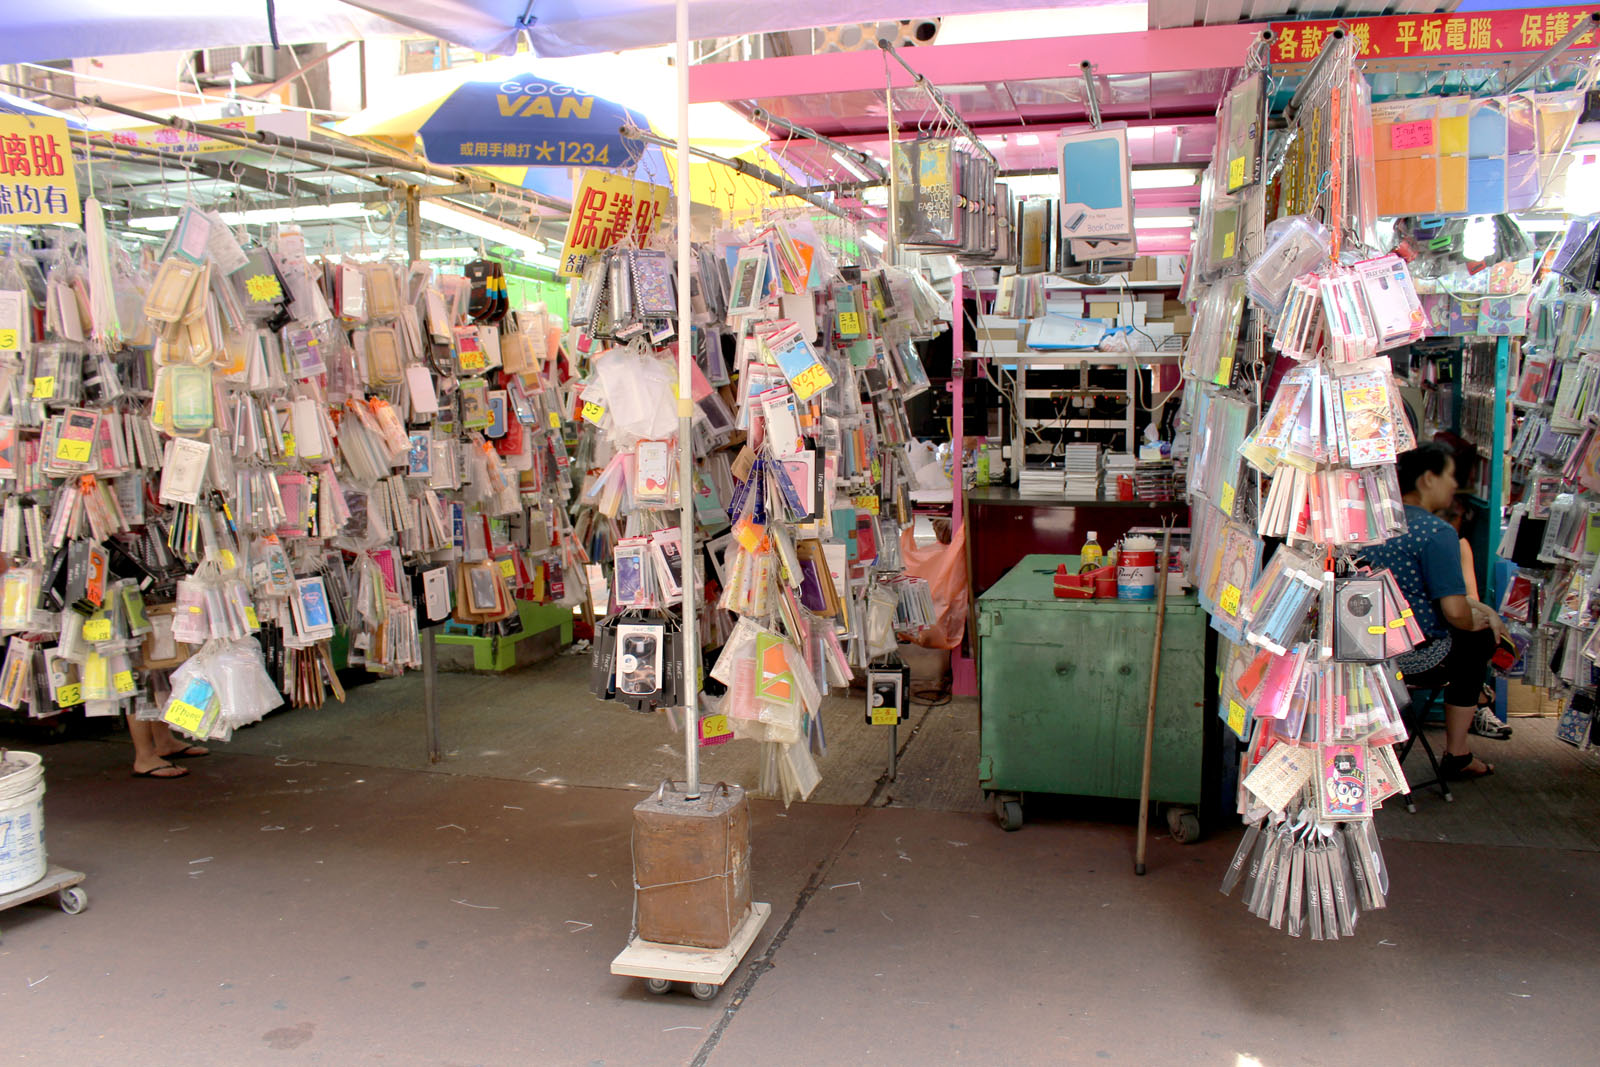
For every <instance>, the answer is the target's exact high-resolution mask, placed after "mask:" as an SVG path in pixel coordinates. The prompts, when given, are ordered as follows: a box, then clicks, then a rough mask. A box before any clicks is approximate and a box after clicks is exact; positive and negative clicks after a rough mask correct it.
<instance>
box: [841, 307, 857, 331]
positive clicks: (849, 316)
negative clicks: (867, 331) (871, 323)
mask: <svg viewBox="0 0 1600 1067" xmlns="http://www.w3.org/2000/svg"><path fill="white" fill-rule="evenodd" d="M839 332H840V333H842V334H844V335H845V336H847V337H855V336H857V335H858V334H860V333H861V313H860V312H859V311H844V312H840V314H839Z"/></svg>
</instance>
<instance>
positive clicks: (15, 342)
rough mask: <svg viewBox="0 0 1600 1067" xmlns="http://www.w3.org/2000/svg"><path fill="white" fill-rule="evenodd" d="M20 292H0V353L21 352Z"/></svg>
mask: <svg viewBox="0 0 1600 1067" xmlns="http://www.w3.org/2000/svg"><path fill="white" fill-rule="evenodd" d="M24 299H25V298H24V297H23V295H22V291H21V290H19V289H6V290H0V352H20V351H22V315H23V300H24Z"/></svg>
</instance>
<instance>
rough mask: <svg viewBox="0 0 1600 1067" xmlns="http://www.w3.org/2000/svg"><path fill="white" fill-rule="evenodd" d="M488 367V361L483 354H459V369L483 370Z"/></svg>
mask: <svg viewBox="0 0 1600 1067" xmlns="http://www.w3.org/2000/svg"><path fill="white" fill-rule="evenodd" d="M488 365H489V360H488V359H487V358H486V357H485V356H484V354H483V353H482V352H463V353H461V369H462V370H483V369H484V368H485V367H487V366H488Z"/></svg>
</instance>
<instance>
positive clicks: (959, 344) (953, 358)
mask: <svg viewBox="0 0 1600 1067" xmlns="http://www.w3.org/2000/svg"><path fill="white" fill-rule="evenodd" d="M965 279H966V276H965V275H964V274H963V273H962V272H961V271H960V270H957V271H956V276H955V277H954V278H953V279H951V283H950V284H951V293H950V451H951V453H952V460H951V464H950V490H951V494H950V496H951V499H950V518H951V522H952V525H953V526H954V528H955V529H957V530H959V529H961V519H962V515H961V512H962V507H961V503H962V501H961V497H962V495H963V490H962V478H961V471H962V463H963V456H962V449H963V448H964V447H965V441H964V440H963V437H962V433H961V431H962V423H963V422H964V421H965V420H964V419H963V417H962V416H963V414H964V411H963V403H962V402H963V400H964V399H965V394H966V373H967V367H966V360H965V358H964V356H963V353H962V349H963V347H964V341H965V339H964V338H963V336H962V335H963V334H964V333H965V328H966V315H965V314H964V313H963V310H962V304H963V302H964V299H965V296H966V292H965V289H966V287H965V285H964V282H965Z"/></svg>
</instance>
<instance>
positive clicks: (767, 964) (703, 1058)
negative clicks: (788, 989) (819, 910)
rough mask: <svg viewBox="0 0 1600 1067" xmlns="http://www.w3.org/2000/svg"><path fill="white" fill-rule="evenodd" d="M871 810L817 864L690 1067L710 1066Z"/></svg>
mask: <svg viewBox="0 0 1600 1067" xmlns="http://www.w3.org/2000/svg"><path fill="white" fill-rule="evenodd" d="M870 810H871V802H870V801H869V802H868V803H867V804H864V805H862V806H861V807H858V808H856V811H855V818H854V820H853V821H852V822H851V823H850V831H849V832H848V833H846V834H845V835H844V837H843V838H841V839H840V841H839V844H838V846H837V847H835V848H834V849H833V851H832V852H830V853H829V854H828V855H827V856H825V857H824V858H823V859H821V860H819V861H817V866H816V869H815V870H813V871H812V872H811V877H810V879H808V880H807V881H806V884H805V886H804V887H803V888H802V889H801V890H800V892H799V894H798V895H797V896H796V897H795V900H794V907H793V908H791V909H789V916H788V918H786V919H785V920H784V922H783V925H782V926H781V927H779V928H778V932H777V933H776V934H773V935H772V940H771V941H769V942H767V947H766V948H765V949H763V950H762V953H761V955H760V956H759V957H757V958H756V959H755V960H754V961H752V962H751V964H750V966H749V968H748V969H747V971H746V973H745V976H744V981H742V982H740V983H739V988H737V989H736V990H734V991H733V1000H732V1002H731V1003H730V1004H729V1005H728V1007H727V1008H726V1009H724V1011H723V1013H722V1017H721V1018H720V1019H718V1020H717V1024H716V1025H715V1026H713V1027H712V1028H711V1032H710V1033H709V1034H707V1035H706V1039H705V1041H704V1042H702V1043H701V1045H700V1049H699V1051H698V1052H696V1053H695V1056H694V1059H692V1060H690V1061H689V1067H705V1065H706V1062H707V1061H708V1060H709V1059H710V1058H711V1054H712V1053H713V1052H715V1051H716V1048H717V1044H718V1043H719V1042H720V1041H721V1040H722V1035H723V1034H724V1033H725V1032H726V1031H727V1029H728V1026H729V1024H731V1023H732V1022H733V1018H734V1016H736V1015H738V1014H739V1009H740V1008H742V1007H744V1004H745V1001H746V1000H748V999H749V997H750V992H751V990H753V989H754V988H755V984H756V982H757V981H759V980H760V978H761V976H762V975H764V974H766V973H767V972H768V971H770V970H772V967H773V963H772V959H773V957H774V956H776V955H777V954H778V950H779V949H780V948H782V947H783V944H784V942H785V941H787V940H788V939H789V934H790V932H791V931H792V930H793V929H794V927H795V924H796V923H797V922H799V921H800V916H801V915H802V914H803V913H804V912H805V910H806V906H807V905H808V904H810V903H811V898H812V897H815V896H816V895H817V893H818V892H820V891H821V890H823V889H825V888H827V885H826V883H827V881H828V875H829V873H830V872H832V870H833V868H834V865H835V864H836V863H838V862H839V857H840V856H842V855H844V850H845V849H846V848H848V847H849V846H850V842H851V841H853V840H855V837H856V834H858V833H860V832H861V824H862V822H863V821H865V819H866V817H867V813H868V812H869V811H870Z"/></svg>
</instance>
